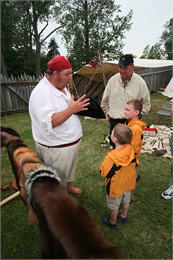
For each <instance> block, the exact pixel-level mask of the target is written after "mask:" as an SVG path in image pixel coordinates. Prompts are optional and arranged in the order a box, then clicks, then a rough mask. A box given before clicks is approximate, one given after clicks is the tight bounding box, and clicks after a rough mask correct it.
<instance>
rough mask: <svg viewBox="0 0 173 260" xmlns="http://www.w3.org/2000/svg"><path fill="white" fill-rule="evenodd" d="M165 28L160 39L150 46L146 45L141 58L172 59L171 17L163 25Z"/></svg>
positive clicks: (172, 30) (172, 32) (172, 33)
mask: <svg viewBox="0 0 173 260" xmlns="http://www.w3.org/2000/svg"><path fill="white" fill-rule="evenodd" d="M164 28H165V30H164V31H163V33H162V35H161V37H160V38H161V40H160V41H159V42H157V43H156V44H154V45H153V46H152V47H151V48H150V45H147V46H146V47H145V48H144V50H143V53H142V56H141V57H140V58H141V59H167V60H172V59H173V56H172V55H173V18H172V19H170V21H168V22H166V24H165V25H164Z"/></svg>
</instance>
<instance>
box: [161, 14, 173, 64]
mask: <svg viewBox="0 0 173 260" xmlns="http://www.w3.org/2000/svg"><path fill="white" fill-rule="evenodd" d="M164 28H165V30H164V31H163V33H162V35H161V37H160V38H161V40H160V42H161V43H163V44H164V49H165V54H166V55H167V59H168V60H172V59H173V56H172V55H173V18H172V19H170V20H169V21H168V22H166V24H165V25H164Z"/></svg>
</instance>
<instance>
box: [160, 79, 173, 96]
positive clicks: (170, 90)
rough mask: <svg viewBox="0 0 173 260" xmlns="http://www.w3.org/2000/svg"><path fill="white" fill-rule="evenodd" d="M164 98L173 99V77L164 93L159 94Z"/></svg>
mask: <svg viewBox="0 0 173 260" xmlns="http://www.w3.org/2000/svg"><path fill="white" fill-rule="evenodd" d="M161 93H162V94H163V95H164V96H167V97H169V98H173V77H172V79H171V80H170V82H169V84H168V85H167V87H166V89H165V91H164V92H161Z"/></svg>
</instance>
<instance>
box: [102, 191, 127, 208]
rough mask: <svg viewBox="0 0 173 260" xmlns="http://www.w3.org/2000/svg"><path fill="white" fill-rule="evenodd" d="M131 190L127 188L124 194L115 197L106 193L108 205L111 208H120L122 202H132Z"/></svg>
mask: <svg viewBox="0 0 173 260" xmlns="http://www.w3.org/2000/svg"><path fill="white" fill-rule="evenodd" d="M130 195H131V190H127V191H125V192H124V194H123V195H121V196H119V197H115V198H111V197H109V196H108V195H107V194H106V201H107V206H108V208H110V209H111V210H117V209H119V206H120V203H122V204H128V203H129V202H130Z"/></svg>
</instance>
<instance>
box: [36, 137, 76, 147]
mask: <svg viewBox="0 0 173 260" xmlns="http://www.w3.org/2000/svg"><path fill="white" fill-rule="evenodd" d="M80 139H81V138H79V139H78V140H77V141H75V142H72V143H69V144H61V145H56V146H47V145H45V144H41V143H39V142H38V143H39V144H40V145H42V146H45V147H48V148H62V147H67V146H71V145H73V144H77V143H78V142H79V141H80Z"/></svg>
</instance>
